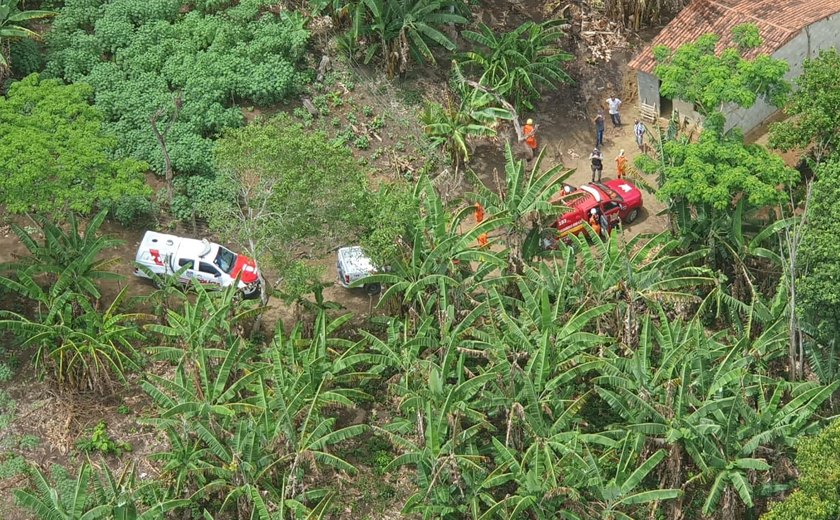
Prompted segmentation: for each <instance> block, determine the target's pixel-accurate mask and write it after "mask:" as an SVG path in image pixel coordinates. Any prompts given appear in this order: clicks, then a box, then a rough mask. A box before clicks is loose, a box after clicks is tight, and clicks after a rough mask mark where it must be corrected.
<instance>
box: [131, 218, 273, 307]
mask: <svg viewBox="0 0 840 520" xmlns="http://www.w3.org/2000/svg"><path fill="white" fill-rule="evenodd" d="M134 261H135V262H136V263H137V264H139V265H143V266H145V267H146V268H148V270H149V271H151V272H152V273H155V274H159V275H167V276H171V275H174V274H175V273H176V272H177V271H179V270H180V269H182V268H186V269H185V270H184V271H183V274H181V275H180V277H179V280H180V281H181V282H182V283H185V284H186V283H189V282H190V280H193V279H195V280H198V283H200V284H202V285H204V286H207V287H216V288H219V289H221V288H224V287H228V286H231V285H233V284H234V283H236V278H237V276H238V277H239V282H238V285H237V287H238V288H239V290H241V291H242V294H243V296H244V297H245V298H256V297H257V296H259V294H260V276H259V272H258V271H257V267H256V263H255V262H254V260H252V259H251V258H248V257H247V256H245V255H241V254H236V253H234V252H233V251H231V250H230V249H227V248H225V247H222V246H220V245H219V244H216V243H213V242H210V241H208V240H206V239H204V240H196V239H194V238H182V237H178V236H175V235H166V234H163V233H156V232H154V231H146V234H145V235H143V240H142V241H141V242H140V247H139V248H138V249H137V256H136V257H135V259H134ZM134 274H135V276H139V277H141V278H149V276H148V274H147V273H146V272H145V271H144V270H142V269H140V268H139V267H135V268H134Z"/></svg>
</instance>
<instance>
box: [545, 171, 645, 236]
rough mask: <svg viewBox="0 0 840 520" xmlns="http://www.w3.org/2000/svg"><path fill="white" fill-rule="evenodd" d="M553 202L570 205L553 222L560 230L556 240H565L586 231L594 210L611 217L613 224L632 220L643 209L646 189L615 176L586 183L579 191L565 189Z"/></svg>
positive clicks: (557, 232) (612, 225)
mask: <svg viewBox="0 0 840 520" xmlns="http://www.w3.org/2000/svg"><path fill="white" fill-rule="evenodd" d="M551 203H552V204H556V205H560V206H565V207H566V208H567V211H566V212H565V213H562V214H560V215H559V216H558V217H557V218H556V219H553V222H551V223H550V226H551V227H552V228H554V229H556V230H557V231H556V235H557V236H556V239H560V240H562V239H566V238H568V236H569V235H572V234H575V235H577V234H580V233H586V227H585V226H584V223H585V222H588V220H589V215H590V212H591V210H593V209H595V210H596V211H597V212H598V213H599V214H601V215H604V216H605V217H606V218H607V221H608V222H609V224H610V227H614V226H616V225H618V223H619V222H624V223H625V224H630V223H632V222H633V221H634V220H636V219H637V218H638V217H639V212H640V211H641V208H642V192H641V191H639V189H638V188H637V187H636V186H634V185H633V183H631V182H630V181H627V180H624V179H612V180H608V181H604V182H593V183H589V184H584V185H582V186H580V187H579V188H577V189H576V190H571V191H569V190H568V189H564V190H563V191H561V192H559V193H558V194H557V195H555V196H554V197H553V198H552V199H551Z"/></svg>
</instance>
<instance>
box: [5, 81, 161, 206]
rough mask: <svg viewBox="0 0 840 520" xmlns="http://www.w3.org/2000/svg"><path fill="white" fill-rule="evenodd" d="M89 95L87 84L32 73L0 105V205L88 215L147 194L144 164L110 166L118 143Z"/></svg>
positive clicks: (120, 162)
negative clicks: (90, 101) (40, 76)
mask: <svg viewBox="0 0 840 520" xmlns="http://www.w3.org/2000/svg"><path fill="white" fill-rule="evenodd" d="M91 94H92V90H91V88H90V86H89V85H85V84H82V83H79V84H76V85H62V84H61V82H59V81H58V80H54V79H53V80H43V81H42V80H41V79H40V78H39V76H38V75H37V74H33V75H31V76H28V77H27V78H25V79H23V80H21V81H18V82H16V83H14V84H12V86H11V88H10V89H9V93H8V95H7V96H6V97H5V98H0V203H2V204H5V205H6V209H7V210H8V211H10V212H13V213H23V212H28V211H35V212H41V213H51V212H56V211H64V210H66V209H72V210H75V211H78V212H81V213H87V212H89V211H91V209H93V208H94V207H96V206H110V205H112V204H118V203H120V201H121V200H122V199H123V198H125V197H139V198H141V199H145V198H147V197H148V196H149V195H150V194H151V190H150V189H149V188H148V186H146V185H145V182H144V178H143V171H144V170H145V169H146V164H144V163H142V162H139V161H136V160H133V159H121V160H114V159H113V152H114V147H115V145H116V138H115V137H114V136H113V135H112V134H110V133H109V132H107V131H106V130H105V129H104V128H103V124H102V114H101V113H100V112H99V110H97V109H96V107H93V106H91V105H90V103H89V102H88V100H89V98H90V97H91Z"/></svg>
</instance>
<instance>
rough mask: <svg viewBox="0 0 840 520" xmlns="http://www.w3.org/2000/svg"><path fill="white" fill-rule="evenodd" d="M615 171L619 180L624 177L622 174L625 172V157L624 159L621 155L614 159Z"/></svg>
mask: <svg viewBox="0 0 840 520" xmlns="http://www.w3.org/2000/svg"><path fill="white" fill-rule="evenodd" d="M615 169H616V171H617V172H618V178H619V179H621V178H622V177H624V174H625V172H626V171H627V157H624V156H623V155H619V156H618V157H616V158H615Z"/></svg>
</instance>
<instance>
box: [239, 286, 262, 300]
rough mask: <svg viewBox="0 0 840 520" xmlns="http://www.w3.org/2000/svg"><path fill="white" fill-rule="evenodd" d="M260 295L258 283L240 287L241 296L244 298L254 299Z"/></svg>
mask: <svg viewBox="0 0 840 520" xmlns="http://www.w3.org/2000/svg"><path fill="white" fill-rule="evenodd" d="M259 297H260V285H259V284H254V285H253V286H251V285H249V286H247V287H245V288H244V289H242V298H243V299H245V300H254V299H256V298H259Z"/></svg>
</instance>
